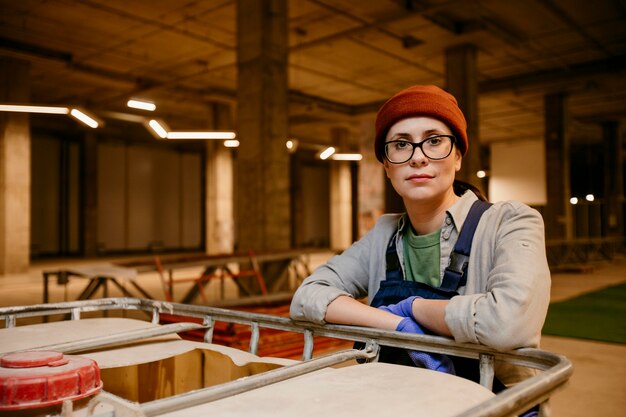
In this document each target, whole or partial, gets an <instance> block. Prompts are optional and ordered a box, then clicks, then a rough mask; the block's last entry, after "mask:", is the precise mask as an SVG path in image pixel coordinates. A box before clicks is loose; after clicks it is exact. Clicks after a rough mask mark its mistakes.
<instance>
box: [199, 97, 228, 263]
mask: <svg viewBox="0 0 626 417" xmlns="http://www.w3.org/2000/svg"><path fill="white" fill-rule="evenodd" d="M213 128H215V129H218V130H230V129H232V117H231V111H230V107H229V106H228V105H226V104H220V103H215V104H213ZM233 152H234V151H233V150H232V149H231V148H226V147H225V146H224V144H223V142H222V141H208V142H207V144H206V193H205V195H206V204H205V207H206V222H205V224H206V238H205V242H206V253H208V254H218V253H231V252H233V251H234V249H235V248H234V246H235V226H234V223H235V222H234V218H233V206H234V203H233V182H234V178H233V173H234V172H233Z"/></svg>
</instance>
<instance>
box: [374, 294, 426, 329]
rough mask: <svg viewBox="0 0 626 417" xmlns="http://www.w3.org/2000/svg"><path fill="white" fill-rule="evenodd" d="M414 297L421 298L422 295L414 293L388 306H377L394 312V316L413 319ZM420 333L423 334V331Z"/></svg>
mask: <svg viewBox="0 0 626 417" xmlns="http://www.w3.org/2000/svg"><path fill="white" fill-rule="evenodd" d="M416 298H422V297H418V296H416V295H414V296H412V297H409V298H405V299H404V300H402V301H400V302H399V303H397V304H389V305H388V306H380V307H378V308H380V309H381V310H385V311H388V312H390V313H391V314H395V315H396V316H400V317H408V318H410V319H415V317H413V301H414V300H415V299H416ZM421 334H424V332H421Z"/></svg>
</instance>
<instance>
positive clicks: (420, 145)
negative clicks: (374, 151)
mask: <svg viewBox="0 0 626 417" xmlns="http://www.w3.org/2000/svg"><path fill="white" fill-rule="evenodd" d="M434 138H449V139H450V142H452V143H451V146H450V151H449V152H448V154H447V155H446V156H443V157H441V158H431V157H430V156H428V155H427V154H426V152H424V148H423V146H424V143H426V142H428V141H429V140H430V139H434ZM399 142H402V143H407V144H409V145H411V146H412V147H413V150H412V151H411V156H409V157H408V158H407V159H406V160H405V161H402V162H393V161H391V160H390V159H389V156H388V155H387V145H388V144H390V143H399ZM455 144H456V136H454V135H434V136H429V137H427V138H426V139H424V140H423V141H421V142H409V141H408V140H390V141H389V142H385V143H384V147H385V148H384V151H385V152H384V154H385V159H386V160H387V161H388V162H389V163H390V164H404V163H406V162H408V161H410V160H411V158H413V155H415V149H416V148H420V151H422V153H423V154H424V156H425V157H426V158H428V159H430V160H431V161H441V160H442V159H446V158H447V157H449V156H450V154H451V153H452V149H454V145H455Z"/></svg>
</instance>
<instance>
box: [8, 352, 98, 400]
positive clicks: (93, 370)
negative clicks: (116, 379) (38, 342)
mask: <svg viewBox="0 0 626 417" xmlns="http://www.w3.org/2000/svg"><path fill="white" fill-rule="evenodd" d="M101 389H102V381H101V380H100V368H98V364H97V363H96V362H95V361H93V360H91V359H88V358H85V357H82V356H73V355H63V354H62V353H59V352H51V351H31V352H15V353H9V354H7V355H5V356H2V357H1V358H0V411H11V410H25V409H30V408H39V407H47V406H51V405H55V404H61V403H63V401H65V400H71V401H75V400H79V399H82V398H85V397H88V396H90V395H94V394H96V393H97V392H99V391H100V390H101Z"/></svg>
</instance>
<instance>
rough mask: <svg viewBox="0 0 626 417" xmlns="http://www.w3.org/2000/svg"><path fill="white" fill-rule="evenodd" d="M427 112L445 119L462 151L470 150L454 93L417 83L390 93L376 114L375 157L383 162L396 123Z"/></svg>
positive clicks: (430, 115)
mask: <svg viewBox="0 0 626 417" xmlns="http://www.w3.org/2000/svg"><path fill="white" fill-rule="evenodd" d="M417 116H427V117H432V118H433V119H437V120H441V121H442V122H444V123H445V124H446V125H447V126H448V127H449V128H450V130H452V134H453V135H454V136H455V137H456V146H457V148H459V151H460V152H461V155H465V154H466V153H467V147H468V144H467V131H466V130H467V122H466V121H465V116H463V112H461V109H460V108H459V105H458V104H457V102H456V99H455V98H454V96H453V95H452V94H450V93H447V92H445V91H444V90H442V89H441V88H439V87H437V86H434V85H415V86H413V87H409V88H407V89H405V90H402V91H400V92H399V93H397V94H396V95H394V96H393V97H391V98H390V99H389V100H387V102H386V103H385V104H383V106H382V107H381V108H380V110H378V114H377V115H376V139H375V141H374V152H375V153H376V159H378V160H379V161H380V162H383V157H384V156H385V149H384V144H385V137H386V136H387V132H388V131H389V129H390V128H391V126H393V125H394V123H396V122H398V121H400V120H402V119H406V118H407V117H417Z"/></svg>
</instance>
